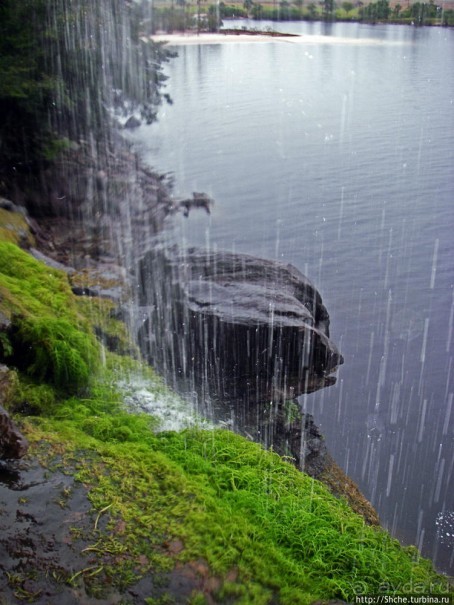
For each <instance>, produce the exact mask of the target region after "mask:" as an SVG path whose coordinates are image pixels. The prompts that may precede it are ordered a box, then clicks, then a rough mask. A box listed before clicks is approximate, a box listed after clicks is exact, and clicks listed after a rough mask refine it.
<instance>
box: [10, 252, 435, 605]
mask: <svg viewBox="0 0 454 605" xmlns="http://www.w3.org/2000/svg"><path fill="white" fill-rule="evenodd" d="M0 292H1V295H2V298H1V299H0V310H1V311H2V312H3V313H4V314H6V315H7V316H8V317H10V318H11V321H12V323H13V328H14V329H13V332H12V335H11V339H10V343H11V346H12V347H13V355H12V356H11V357H12V359H15V360H18V357H17V354H18V351H20V352H21V358H22V359H23V362H22V363H23V369H24V370H26V371H27V372H28V374H29V375H31V376H32V378H25V377H24V375H23V374H22V375H20V378H19V384H18V385H17V387H16V394H15V395H14V398H15V399H14V401H15V404H16V406H17V408H20V406H21V404H25V403H27V404H28V408H27V406H25V408H24V410H23V412H24V413H25V414H29V417H28V418H27V419H26V420H24V421H23V422H24V423H25V433H26V436H27V438H28V439H29V441H30V442H31V444H32V447H31V452H32V454H34V455H35V456H37V457H38V458H39V459H40V460H41V461H42V463H44V464H46V465H47V466H48V468H49V470H50V471H51V470H52V469H57V468H59V469H60V470H63V471H64V472H66V473H70V474H73V475H74V476H75V477H76V478H77V479H78V480H79V481H80V482H83V483H84V485H85V486H86V487H87V489H88V490H89V498H90V500H91V503H92V506H93V509H94V510H95V511H96V513H95V514H96V520H95V523H94V527H93V530H92V532H91V533H90V535H89V536H88V538H87V539H89V540H90V546H88V547H87V548H85V549H84V552H85V554H86V555H87V557H89V559H88V561H89V562H88V563H87V567H86V568H85V569H83V570H80V571H78V572H77V573H76V574H74V576H73V577H72V578H69V579H68V582H70V583H71V585H74V586H76V585H77V584H78V583H83V584H84V585H85V589H86V590H87V592H88V593H89V594H90V595H92V596H101V595H102V594H103V590H104V588H105V587H106V586H108V587H116V588H117V589H118V590H119V591H125V590H126V589H127V588H128V587H129V586H131V585H134V584H135V583H136V582H138V581H139V580H140V578H142V577H144V576H147V575H151V576H152V577H153V585H154V586H159V591H158V592H157V593H155V594H150V595H149V597H150V598H149V599H148V601H149V602H150V603H153V602H155V603H166V602H168V603H171V602H172V599H173V597H175V595H174V594H173V593H172V588H171V577H172V573H185V574H186V575H187V577H188V578H192V579H193V583H194V588H195V589H194V591H193V593H192V595H191V596H190V597H188V598H189V601H188V602H192V603H193V604H199V603H200V604H201V603H203V602H204V601H206V602H213V600H214V602H226V603H236V604H243V605H265V604H271V603H280V604H282V605H285V604H288V605H299V604H300V605H306V604H309V603H312V602H313V601H316V600H320V599H322V600H328V599H335V598H340V599H344V600H347V601H354V598H355V596H356V595H358V594H360V593H363V594H377V593H382V594H384V593H388V592H392V591H391V590H390V589H389V587H393V586H394V587H395V586H402V585H404V584H405V585H407V586H416V585H417V586H418V587H419V589H420V588H421V587H422V586H424V587H427V592H429V591H431V592H436V587H437V586H439V592H443V591H446V589H447V588H446V582H447V580H445V579H443V578H441V577H440V576H437V575H436V574H435V572H434V571H433V569H432V567H431V565H430V563H429V562H428V561H425V560H423V559H422V558H421V557H420V556H419V553H418V552H417V551H416V549H406V548H402V547H401V546H400V545H399V543H398V542H397V541H396V540H394V539H392V538H391V537H390V535H389V534H388V533H387V532H385V531H384V530H382V529H380V528H376V527H370V526H367V525H366V524H365V523H364V520H363V518H362V517H360V516H359V515H356V514H355V513H353V512H352V510H351V509H350V508H349V506H348V505H347V504H346V503H345V502H343V501H341V500H338V499H336V498H335V497H334V496H332V495H331V494H330V493H329V491H328V490H327V488H326V487H325V486H324V485H322V484H321V483H319V482H318V481H315V480H313V479H311V478H310V477H308V476H307V475H304V474H303V473H300V472H299V471H298V470H297V469H296V468H294V467H293V466H292V465H291V464H289V463H287V462H286V461H285V460H283V459H282V458H280V457H279V456H278V455H277V454H275V453H273V452H268V451H265V450H263V449H262V448H261V447H260V446H259V445H257V444H255V443H252V442H250V441H248V440H246V439H244V438H242V437H240V436H238V435H235V434H233V433H231V432H229V431H226V430H211V431H206V430H201V429H190V430H185V431H182V432H180V433H175V432H167V433H156V432H155V431H154V429H155V426H156V421H155V420H154V419H153V418H152V417H151V416H149V415H145V414H130V413H127V411H125V410H124V409H123V406H122V396H121V394H120V393H119V391H118V389H117V387H116V381H117V379H118V376H119V375H122V376H128V375H129V376H131V377H133V376H137V375H140V376H141V377H142V380H144V381H147V382H148V385H149V388H151V389H153V391H154V393H155V396H156V397H168V392H167V390H166V389H165V387H164V385H163V383H162V381H159V379H157V377H156V376H155V375H154V373H153V371H152V370H151V369H144V368H142V367H141V365H140V363H139V362H137V361H136V360H133V359H131V358H129V357H119V356H117V355H113V354H111V353H109V352H106V363H105V366H104V367H102V368H101V369H98V373H97V374H96V381H94V382H92V383H91V385H90V389H86V390H85V392H84V397H81V396H80V395H79V396H78V397H74V396H73V397H68V394H67V391H68V390H71V389H73V388H74V386H75V385H77V386H79V387H80V386H81V385H83V384H84V383H87V384H88V382H89V381H88V375H87V373H91V372H92V370H93V368H98V364H97V360H96V357H97V354H98V352H97V347H96V345H95V341H94V338H93V336H92V335H91V330H92V325H93V323H94V322H96V323H99V321H101V318H100V317H97V318H94V317H93V313H92V310H90V311H89V312H86V313H85V317H83V316H82V311H83V309H82V307H83V306H84V305H80V304H79V303H76V302H75V300H74V297H73V296H72V293H71V290H70V288H69V285H68V283H67V280H66V276H65V275H64V274H63V273H61V272H58V271H54V270H52V269H49V268H48V267H45V266H44V265H42V264H41V263H39V262H37V261H35V260H34V259H31V258H30V257H28V256H27V254H26V253H24V252H23V251H22V250H20V249H19V248H18V247H17V246H14V245H12V244H8V243H0ZM97 309H98V310H97V311H96V313H98V311H99V313H100V314H101V315H102V309H103V307H102V306H101V305H100V306H98V308H97ZM104 311H106V312H108V307H107V306H106V307H105V308H104ZM87 316H88V317H87ZM56 351H57V353H56ZM3 355H4V356H5V355H7V353H6V352H5V350H4V352H3ZM15 355H16V357H15ZM56 355H57V356H60V358H59V359H57V358H56ZM81 367H82V368H83V370H82V371H81V370H80V368H81ZM38 380H42V381H47V382H45V383H44V382H43V383H42V384H39V383H38V382H37V381H38ZM63 386H64V387H65V390H62V387H63ZM57 387H58V388H57ZM64 393H66V394H65V395H64ZM27 410H28V411H27ZM31 410H32V411H33V413H39V414H41V415H40V416H38V417H37V416H33V415H31ZM289 413H292V410H291V409H290V410H289ZM201 582H202V584H203V586H204V589H203V590H202V591H201V590H199V588H197V586H199V587H200V583H201ZM386 587H388V588H386ZM434 587H435V588H434ZM420 591H421V590H420ZM176 601H177V602H178V599H177V598H176ZM180 602H181V601H180Z"/></svg>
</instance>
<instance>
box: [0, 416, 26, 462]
mask: <svg viewBox="0 0 454 605" xmlns="http://www.w3.org/2000/svg"><path fill="white" fill-rule="evenodd" d="M27 450H28V441H27V440H26V439H25V437H24V436H23V435H22V433H21V432H20V431H19V429H18V428H17V426H16V425H15V423H14V422H13V421H12V420H11V418H10V416H9V414H8V412H7V411H6V410H5V408H3V407H2V406H0V458H2V459H4V460H10V459H14V458H22V457H23V456H25V454H26V453H27Z"/></svg>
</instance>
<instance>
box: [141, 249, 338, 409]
mask: <svg viewBox="0 0 454 605" xmlns="http://www.w3.org/2000/svg"><path fill="white" fill-rule="evenodd" d="M140 287H141V304H142V305H143V306H146V307H147V308H148V309H149V313H148V318H147V319H146V321H145V322H144V323H143V325H142V328H141V330H140V341H141V344H142V347H143V349H144V350H145V351H146V353H147V355H148V356H149V358H150V360H151V362H152V363H153V364H154V365H155V366H157V367H158V368H159V369H160V370H161V371H162V372H163V373H164V374H165V376H166V377H167V379H168V380H169V381H170V382H171V383H173V384H174V386H175V387H177V388H178V385H179V384H180V382H181V380H184V381H186V383H187V384H190V385H191V387H192V388H193V389H194V390H196V391H198V392H199V393H200V392H201V391H203V393H202V397H209V398H210V399H211V400H220V401H223V402H225V401H230V402H233V401H234V402H236V403H237V404H238V405H239V409H241V408H248V407H249V404H250V403H253V404H267V403H269V402H277V401H283V400H285V399H292V398H294V397H296V396H297V395H300V394H302V393H310V392H312V391H315V390H317V389H320V388H323V387H325V386H329V385H331V384H333V383H334V382H335V376H334V372H335V371H336V369H337V367H338V365H339V364H341V363H343V358H342V355H341V354H340V353H339V351H338V349H337V348H336V346H335V345H334V344H333V343H332V342H331V340H330V339H329V316H328V312H327V310H326V308H325V306H324V305H323V303H322V299H321V296H320V294H319V293H318V291H317V290H316V288H315V287H314V286H313V284H312V283H311V282H310V281H309V280H308V279H307V278H306V277H305V276H304V275H303V274H302V273H300V271H298V269H296V268H295V267H293V266H292V265H288V264H283V263H279V262H275V261H269V260H264V259H261V258H256V257H253V256H248V255H245V254H231V253H226V252H207V251H204V250H199V249H194V248H192V249H189V250H177V249H173V248H172V249H171V250H169V249H165V250H162V249H161V250H155V251H152V252H149V253H148V254H147V255H146V256H145V258H144V259H143V260H142V262H141V265H140Z"/></svg>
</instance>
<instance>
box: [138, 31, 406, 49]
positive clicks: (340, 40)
mask: <svg viewBox="0 0 454 605" xmlns="http://www.w3.org/2000/svg"><path fill="white" fill-rule="evenodd" d="M150 39H151V40H152V41H154V42H165V43H166V44H168V45H169V46H186V45H188V46H189V45H191V46H192V45H205V44H224V43H232V42H235V43H237V44H238V43H257V42H285V43H287V44H306V45H319V44H330V45H355V46H364V45H368V46H385V45H386V46H389V45H394V46H402V45H404V44H407V42H405V41H400V40H392V41H391V40H379V39H376V38H348V37H341V36H323V35H320V34H302V35H300V34H287V33H282V32H275V31H272V32H267V31H263V32H262V31H256V30H236V31H235V30H226V33H222V30H221V31H219V32H217V33H208V32H200V33H199V34H197V33H196V32H186V33H176V34H165V33H162V34H154V35H153V36H151V37H150Z"/></svg>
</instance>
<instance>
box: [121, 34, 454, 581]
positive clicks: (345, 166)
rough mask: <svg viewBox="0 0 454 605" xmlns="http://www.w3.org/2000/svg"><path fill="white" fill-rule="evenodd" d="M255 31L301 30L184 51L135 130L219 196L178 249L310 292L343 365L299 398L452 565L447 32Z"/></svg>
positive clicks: (404, 520) (402, 520) (374, 497)
mask: <svg viewBox="0 0 454 605" xmlns="http://www.w3.org/2000/svg"><path fill="white" fill-rule="evenodd" d="M228 25H229V27H230V26H232V24H231V23H229V24H228ZM234 25H238V26H239V27H241V26H243V25H246V26H248V25H252V26H254V27H256V26H257V23H255V22H254V23H252V24H248V23H247V22H246V23H245V22H238V23H236V24H234ZM261 25H262V26H263V27H266V26H267V25H270V26H273V27H275V28H276V27H277V28H278V29H279V30H280V31H291V32H294V33H301V34H303V37H302V38H301V39H298V40H293V39H288V40H286V41H273V40H268V41H266V42H264V43H262V42H254V41H253V40H251V41H250V42H241V43H223V44H203V45H197V44H196V45H186V46H179V47H178V49H177V50H178V54H179V57H178V58H177V59H175V60H174V61H172V63H171V64H170V65H169V66H168V69H167V73H168V75H169V76H170V80H169V83H168V87H167V92H169V93H170V94H171V95H172V97H173V100H174V104H173V105H171V106H165V107H163V108H162V110H161V111H160V114H159V122H158V123H157V124H154V125H152V126H149V127H148V126H143V127H141V128H140V129H138V131H137V132H136V133H135V135H134V137H133V138H134V140H135V141H136V142H137V144H138V145H139V146H140V147H141V149H142V152H143V153H144V155H145V157H146V159H147V161H148V162H149V163H150V164H152V165H153V166H154V167H156V168H157V169H159V170H161V171H164V172H172V173H173V174H174V176H175V194H176V195H177V196H180V195H181V196H187V195H188V194H190V193H191V192H192V191H205V192H207V193H209V194H210V195H211V196H213V198H215V200H216V205H215V207H214V209H213V212H212V214H211V215H210V216H208V215H207V214H205V212H203V211H193V212H192V213H191V214H190V216H189V218H188V219H185V218H184V217H182V216H181V217H178V218H177V219H176V220H175V232H176V236H177V237H178V238H179V240H180V241H181V242H182V243H184V244H196V245H208V246H211V247H215V248H218V249H226V250H235V251H238V252H246V253H251V254H255V255H259V256H264V257H267V258H275V259H278V260H281V261H286V262H291V263H293V264H294V265H296V266H297V267H298V268H299V269H300V270H301V271H303V273H305V274H306V275H307V276H308V277H309V278H310V279H312V281H313V282H314V283H315V285H316V286H317V287H318V289H319V290H320V292H321V294H322V296H323V300H324V303H325V304H326V306H327V308H328V311H329V313H330V316H331V336H332V339H333V340H334V342H336V343H337V344H338V345H339V347H340V349H341V351H342V353H343V355H344V357H345V364H344V365H343V366H342V367H341V368H340V370H339V373H338V381H337V384H336V386H334V387H331V388H329V389H325V390H323V391H319V392H317V393H313V394H310V395H307V396H305V397H304V398H303V399H302V400H301V402H302V405H303V407H304V409H305V410H307V411H308V412H310V413H312V414H313V415H314V418H315V421H316V422H317V423H318V424H319V426H320V427H321V429H322V431H323V433H324V435H325V437H326V441H327V444H328V448H329V450H330V451H331V453H332V454H333V455H334V457H335V458H336V460H337V461H338V462H339V463H340V464H341V465H342V466H343V468H344V469H345V470H346V471H347V472H348V474H349V475H350V476H351V477H352V478H353V479H354V480H355V481H356V482H357V483H358V484H359V486H360V488H361V489H362V491H363V492H364V494H365V495H366V496H367V497H368V498H369V499H370V500H371V501H372V503H373V504H374V506H375V507H376V508H377V510H378V512H379V514H380V517H381V520H382V523H383V525H384V526H385V527H387V528H389V529H390V530H391V531H392V533H393V534H394V535H396V536H397V537H399V539H400V540H401V541H403V542H404V543H413V544H417V545H418V546H419V547H420V548H421V549H422V551H423V553H424V554H425V555H426V556H429V557H430V558H432V560H434V561H435V562H436V564H437V566H438V568H439V569H441V570H444V571H449V570H450V571H451V572H452V567H453V556H454V555H453V542H454V539H453V535H454V490H453V483H452V478H453V464H454V446H453V417H454V411H453V410H452V402H453V392H454V380H453V377H454V367H453V322H454V317H453V315H454V299H453V292H454V291H453V282H454V270H453V258H454V256H453V252H454V69H453V57H454V31H452V30H447V29H442V28H414V27H405V26H384V25H376V26H369V25H360V24H321V23H314V24H310V23H288V24H267V23H262V24H261Z"/></svg>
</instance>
